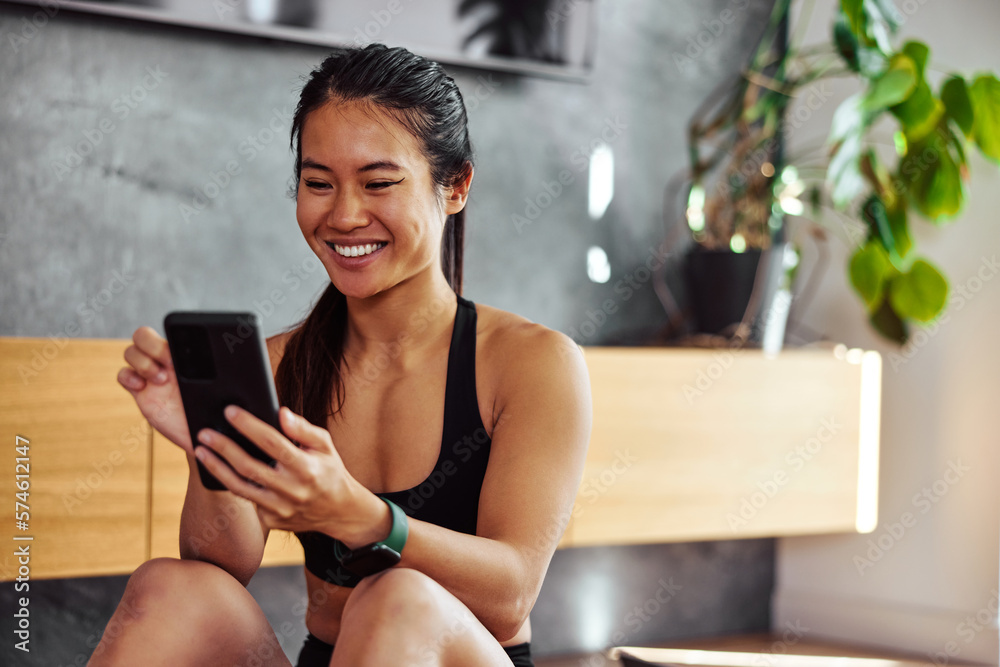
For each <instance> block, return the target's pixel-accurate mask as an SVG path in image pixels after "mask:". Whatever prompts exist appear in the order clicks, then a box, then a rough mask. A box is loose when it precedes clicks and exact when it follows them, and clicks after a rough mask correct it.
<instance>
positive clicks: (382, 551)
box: [333, 496, 410, 577]
mask: <svg viewBox="0 0 1000 667" xmlns="http://www.w3.org/2000/svg"><path fill="white" fill-rule="evenodd" d="M379 497H380V498H381V496H379ZM381 500H383V501H384V502H385V504H386V505H388V506H389V511H390V512H392V528H391V529H390V530H389V536H388V537H387V538H385V539H384V540H382V541H380V542H372V543H371V544H366V545H365V546H363V547H358V548H357V549H354V550H353V551H352V550H350V549H348V548H347V547H345V546H344V544H343V543H342V542H341V541H340V540H336V541H335V542H334V544H333V555H334V556H335V557H336V558H337V560H338V561H340V565H341V566H342V567H343V568H344V569H346V570H348V571H349V572H351V573H353V574H355V575H357V576H359V577H367V576H369V575H372V574H375V573H376V572H381V571H382V570H387V569H389V568H390V567H392V566H393V565H395V564H396V563H398V562H399V561H400V560H401V559H402V555H401V554H402V552H403V546H404V545H405V544H406V537H407V535H409V532H410V526H409V522H408V519H407V517H406V513H405V512H404V511H403V510H401V509H400V508H399V506H398V505H396V504H395V503H394V502H392V501H390V500H386V499H385V498H381Z"/></svg>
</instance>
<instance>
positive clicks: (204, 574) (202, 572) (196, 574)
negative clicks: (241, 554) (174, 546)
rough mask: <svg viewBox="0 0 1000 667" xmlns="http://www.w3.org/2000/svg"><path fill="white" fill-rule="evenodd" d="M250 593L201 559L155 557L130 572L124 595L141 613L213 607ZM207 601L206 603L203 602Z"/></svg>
mask: <svg viewBox="0 0 1000 667" xmlns="http://www.w3.org/2000/svg"><path fill="white" fill-rule="evenodd" d="M234 594H236V597H237V598H240V597H243V596H249V593H247V591H246V589H245V588H243V585H242V584H240V582H239V581H237V580H236V579H235V578H234V577H233V576H232V575H230V574H229V573H228V572H226V571H225V570H223V569H222V568H220V567H218V566H216V565H212V564H211V563H205V562H202V561H193V560H180V559H177V558H154V559H152V560H148V561H146V562H145V563H143V564H142V565H140V566H139V567H138V568H136V570H135V571H134V572H133V573H132V576H131V577H130V578H129V581H128V584H127V586H126V588H125V596H124V597H125V598H127V599H129V601H130V602H131V604H132V605H134V606H135V607H137V609H138V610H139V611H140V612H141V611H142V610H144V609H145V608H147V607H152V608H154V609H155V608H161V609H162V608H164V607H166V608H171V607H174V608H175V607H176V606H184V607H192V608H204V607H206V606H213V607H216V608H217V606H218V604H220V603H222V604H225V602H226V601H229V600H232V599H233V595H234ZM206 602H208V603H210V604H209V605H206V604H204V603H206Z"/></svg>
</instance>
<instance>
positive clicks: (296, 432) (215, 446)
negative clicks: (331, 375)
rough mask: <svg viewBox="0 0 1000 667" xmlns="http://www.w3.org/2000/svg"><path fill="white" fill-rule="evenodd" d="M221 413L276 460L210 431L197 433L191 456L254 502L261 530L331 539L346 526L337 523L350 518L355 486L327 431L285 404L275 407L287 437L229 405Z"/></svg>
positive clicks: (227, 484) (354, 497)
mask: <svg viewBox="0 0 1000 667" xmlns="http://www.w3.org/2000/svg"><path fill="white" fill-rule="evenodd" d="M225 415H226V419H227V420H228V421H229V423H230V424H232V425H233V427H234V428H236V430H237V431H239V432H240V433H242V434H243V435H245V436H246V437H247V438H248V439H249V440H250V441H251V442H253V443H254V444H256V445H257V446H258V447H260V448H261V449H262V450H263V451H264V452H265V453H267V454H268V455H270V456H271V458H273V459H274V460H275V461H276V462H277V463H276V464H275V466H274V467H271V466H269V465H267V464H266V463H264V462H262V461H259V460H257V459H255V458H253V457H252V456H250V455H249V454H247V453H246V452H245V451H244V450H243V448H242V447H240V446H239V445H238V444H236V443H235V442H234V441H233V440H232V439H230V438H228V437H226V436H225V435H223V434H221V433H219V432H218V431H215V430H213V429H202V430H201V431H200V432H199V434H198V444H196V446H195V456H197V457H198V460H199V461H201V462H202V464H204V466H205V467H206V468H207V469H208V470H209V472H211V473H212V474H213V475H215V477H216V478H217V479H218V480H219V481H220V482H222V483H223V484H224V485H225V486H226V488H228V489H229V490H230V491H232V492H233V493H235V494H236V495H238V496H242V497H243V498H246V499H247V500H250V501H252V502H253V503H255V504H256V505H257V514H258V515H259V516H260V519H261V523H262V524H263V525H264V526H265V527H266V528H269V529H270V528H275V529H280V530H288V531H293V532H295V531H300V532H301V531H313V530H315V531H320V532H325V533H328V534H330V535H333V536H335V537H336V536H337V534H338V533H340V532H343V530H344V529H345V528H347V527H346V526H344V525H343V524H344V523H345V522H347V523H349V522H350V521H351V518H352V512H351V506H352V502H353V501H354V500H355V499H357V497H358V494H357V491H358V490H359V488H358V487H360V486H361V485H360V484H359V483H358V482H357V481H356V480H355V479H354V478H353V477H352V476H351V475H350V473H348V472H347V469H346V468H345V467H344V462H343V460H342V459H341V458H340V455H339V454H338V453H337V450H336V448H335V447H334V446H333V440H332V439H331V438H330V432H329V431H327V430H326V429H323V428H319V427H318V426H316V425H314V424H311V423H309V421H308V420H306V419H305V418H304V417H301V416H299V415H297V414H295V413H294V412H292V411H291V410H289V409H288V408H287V407H282V408H280V410H279V411H278V419H279V421H280V423H281V428H282V430H283V431H284V433H286V434H288V435H287V437H286V436H285V434H283V433H281V432H280V431H278V430H277V429H275V428H273V427H272V426H271V425H269V424H267V423H266V422H264V421H262V420H260V419H258V418H257V417H255V416H254V415H252V414H251V413H249V412H247V411H246V410H243V409H242V408H239V407H237V406H235V405H230V406H228V407H227V408H226V411H225ZM292 440H294V441H295V442H297V443H298V446H296V444H295V442H292ZM198 445H204V446H198ZM226 463H228V464H229V465H226ZM230 466H232V467H231V468H230ZM348 532H349V528H348Z"/></svg>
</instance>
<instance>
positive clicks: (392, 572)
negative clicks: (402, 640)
mask: <svg viewBox="0 0 1000 667" xmlns="http://www.w3.org/2000/svg"><path fill="white" fill-rule="evenodd" d="M359 617H362V620H369V621H372V622H374V623H375V624H376V627H382V626H385V625H386V624H385V621H389V620H391V619H395V620H398V621H404V622H405V625H406V627H410V628H413V629H414V630H415V631H421V630H426V629H427V628H428V627H431V626H432V627H434V628H437V629H438V630H439V631H440V630H446V631H447V630H448V629H449V628H450V629H451V630H450V631H451V632H454V633H461V632H462V631H463V629H464V628H468V627H469V626H470V625H471V624H473V623H475V622H476V619H475V616H473V614H472V612H471V611H469V609H468V607H466V606H465V605H464V604H461V603H460V602H459V601H458V600H457V599H456V598H455V597H454V596H453V595H452V594H451V593H449V592H448V591H447V589H445V588H444V587H443V586H441V585H440V584H439V583H437V582H436V581H434V580H433V579H431V578H430V577H428V576H427V575H426V574H424V573H422V572H419V571H417V570H413V569H410V568H392V569H389V570H385V571H384V572H380V573H379V574H377V575H374V576H371V577H367V578H365V579H364V580H363V581H362V582H361V583H359V584H358V586H357V587H356V588H355V589H354V592H353V593H351V596H350V597H349V598H348V600H347V604H346V605H345V607H344V619H345V622H350V621H351V620H352V619H353V620H358V619H359ZM393 625H395V624H389V627H391V626H393ZM396 627H398V626H396Z"/></svg>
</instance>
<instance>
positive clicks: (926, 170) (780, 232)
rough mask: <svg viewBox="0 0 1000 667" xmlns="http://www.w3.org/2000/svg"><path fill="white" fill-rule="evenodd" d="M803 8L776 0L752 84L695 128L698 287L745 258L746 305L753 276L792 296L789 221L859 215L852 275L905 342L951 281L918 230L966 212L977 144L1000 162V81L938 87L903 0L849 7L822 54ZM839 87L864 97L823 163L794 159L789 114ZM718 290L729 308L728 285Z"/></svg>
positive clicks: (692, 197)
mask: <svg viewBox="0 0 1000 667" xmlns="http://www.w3.org/2000/svg"><path fill="white" fill-rule="evenodd" d="M791 8H792V0H776V2H775V5H774V9H773V12H772V15H771V18H770V21H769V24H768V26H767V28H766V30H765V34H764V36H763V38H762V40H761V42H760V45H759V47H758V48H757V50H756V51H755V53H754V54H753V56H752V58H751V60H750V63H749V64H748V66H747V68H746V69H745V70H744V72H743V73H742V74H741V76H740V78H739V81H738V82H735V83H733V82H726V84H725V85H724V86H723V87H722V88H721V89H720V90H719V91H717V92H716V93H715V94H714V95H712V96H710V98H709V99H708V100H706V102H705V104H704V105H703V107H702V109H700V110H699V112H698V113H697V114H696V116H695V117H696V119H697V120H696V121H695V122H694V123H693V124H692V125H691V127H690V131H689V148H690V151H689V153H690V172H689V182H690V187H689V189H688V191H687V206H686V211H685V219H686V222H687V225H688V228H689V229H690V231H691V235H692V239H693V241H694V246H693V250H692V251H691V252H689V253H688V265H687V266H688V270H687V276H688V278H689V282H694V280H695V279H696V278H697V269H698V268H699V267H702V265H704V264H706V263H709V262H716V263H719V264H721V263H722V262H724V261H727V260H726V259H725V258H726V257H727V256H728V261H730V262H732V263H733V264H739V263H740V262H741V260H740V259H738V258H735V257H734V256H737V255H744V256H745V257H748V258H749V259H744V260H742V263H743V264H744V265H746V266H745V267H744V277H743V278H742V279H740V280H742V283H739V284H737V285H736V289H737V291H740V290H741V291H742V293H741V295H740V299H741V301H740V303H742V304H743V305H742V307H744V308H746V307H747V300H748V298H749V297H748V296H747V295H748V294H750V292H751V290H750V289H749V288H748V287H747V281H748V280H750V281H751V283H753V282H759V279H760V277H761V276H763V275H764V274H765V273H770V276H771V279H772V281H777V283H778V284H777V286H775V285H772V286H771V287H769V288H761V287H760V285H757V286H756V287H757V289H758V291H763V292H767V291H768V289H770V290H771V291H772V292H773V291H774V290H775V289H777V290H778V291H780V290H781V287H782V285H781V283H782V281H783V282H784V287H785V288H787V286H788V281H789V274H790V272H792V271H794V268H795V266H796V261H795V254H794V253H790V252H789V251H788V250H787V248H784V247H783V246H781V244H782V243H783V242H784V233H785V224H784V223H785V220H784V216H785V215H786V214H793V215H802V214H803V213H804V212H805V210H806V208H807V205H808V207H809V208H810V210H811V213H812V217H813V219H814V220H815V221H816V222H818V223H820V224H821V225H822V224H829V216H830V215H831V214H834V215H836V214H841V215H843V214H847V215H849V216H852V217H854V218H855V219H856V220H857V221H858V223H859V224H858V225H857V229H858V230H859V233H857V234H853V235H851V236H852V237H851V238H850V239H849V240H850V241H851V242H853V243H854V244H855V246H856V247H855V248H854V249H853V254H852V256H851V259H850V262H849V265H848V267H847V272H848V277H849V280H850V283H851V285H852V286H853V288H854V290H855V291H856V292H857V294H858V296H859V297H860V299H861V300H862V301H863V303H864V306H865V309H866V312H867V314H868V318H869V320H870V322H871V324H872V326H873V327H874V328H875V329H876V330H877V331H878V332H879V333H880V334H881V335H883V336H885V337H886V338H888V339H890V340H893V341H896V342H898V343H900V344H902V343H905V342H906V340H907V338H908V336H909V329H910V327H911V326H912V324H913V323H926V322H930V321H931V320H933V319H934V318H935V317H937V316H938V315H939V314H940V313H941V312H942V311H943V309H944V307H945V304H946V303H947V296H948V282H947V279H946V278H945V277H944V275H942V273H941V272H940V271H939V270H938V269H937V268H936V267H935V266H934V265H933V264H932V263H931V262H930V261H929V260H928V259H926V258H924V257H921V256H920V255H919V254H918V253H917V251H916V248H915V244H914V241H913V238H912V236H911V235H910V225H911V222H912V221H913V220H914V218H915V217H916V216H918V215H919V216H920V217H923V218H925V219H926V220H928V221H930V222H932V223H934V224H941V223H944V222H946V221H948V220H950V219H952V218H954V217H955V216H956V215H958V213H959V212H960V211H961V210H962V207H963V204H964V201H965V181H966V180H967V178H968V162H967V159H966V158H967V154H968V151H969V150H970V149H971V147H972V146H975V147H976V149H978V150H980V151H981V152H982V153H983V155H985V156H986V157H987V158H989V159H991V160H993V161H997V162H1000V80H998V79H997V77H996V75H995V74H993V73H991V72H986V73H979V74H977V75H975V76H974V77H971V78H965V77H964V76H962V75H961V74H958V73H952V74H949V75H947V76H946V77H945V79H944V81H943V82H942V83H941V85H940V86H939V87H938V89H937V90H936V91H935V90H933V89H932V88H931V85H930V84H929V83H928V81H927V78H926V73H927V66H928V62H929V58H930V49H929V47H928V46H927V45H926V44H924V43H923V42H920V41H907V42H905V43H904V44H902V45H900V46H895V45H894V44H893V40H892V38H893V35H894V34H895V32H896V30H897V28H898V27H899V25H900V24H901V22H902V17H901V15H900V14H899V12H898V11H897V9H896V7H895V6H894V4H893V2H892V0H841V2H840V6H839V8H838V13H837V18H836V21H835V23H834V26H833V30H832V34H831V39H830V42H829V43H825V44H817V45H809V46H800V45H798V44H795V43H794V39H792V40H790V41H789V43H786V36H787V35H788V34H790V31H789V30H788V22H789V17H790V12H791ZM830 77H851V78H853V79H855V80H857V82H858V83H859V84H860V88H861V90H860V91H859V92H858V93H856V94H854V95H852V96H851V97H849V98H848V99H846V100H845V101H844V102H843V103H841V105H840V106H839V107H838V109H837V111H836V113H835V114H834V117H833V122H832V126H831V128H830V134H829V141H828V142H827V146H828V150H827V152H826V154H825V155H824V156H822V159H821V164H820V165H819V166H817V165H816V161H815V160H814V159H813V160H809V159H806V160H803V162H802V163H799V164H797V163H796V160H795V159H786V158H785V156H783V155H782V148H783V146H782V141H781V137H782V132H783V131H784V129H785V126H786V124H787V121H786V114H785V111H786V109H787V108H788V106H789V105H790V104H791V102H792V101H793V100H795V99H796V97H797V96H799V95H801V94H803V92H804V91H806V90H808V89H809V88H810V87H811V86H814V84H815V83H816V82H817V81H820V80H822V79H826V78H830ZM885 117H888V118H890V119H891V120H892V123H893V124H894V126H895V132H894V135H893V136H894V144H895V151H894V154H893V152H892V151H888V153H889V154H887V151H885V150H884V149H883V148H882V147H880V146H879V145H878V144H877V143H876V142H875V141H874V140H873V139H872V137H871V130H872V127H873V125H874V124H875V123H876V122H877V121H880V120H881V119H883V118H885ZM776 247H778V248H780V249H781V250H780V252H779V253H777V254H776V253H774V251H773V249H774V248H776ZM769 249H771V253H770V254H772V255H775V256H774V257H772V260H774V261H771V262H770V264H771V270H770V271H762V270H761V267H760V265H759V264H758V263H757V261H756V257H757V256H761V257H766V256H767V254H768V252H769ZM716 256H717V257H716ZM720 257H721V258H722V259H719V258H720ZM692 267H694V268H692ZM746 267H751V268H746ZM713 270H714V271H716V272H718V271H719V269H717V268H716V269H713ZM747 274H756V275H757V277H758V280H757V281H753V279H752V275H751V278H747ZM712 294H713V295H714V296H710V297H709V298H710V299H711V298H716V299H717V298H718V290H717V289H714V290H713V292H712ZM766 301H767V299H758V302H759V303H758V304H757V308H758V313H757V315H758V320H761V319H766V317H764V318H761V317H760V315H761V313H762V312H763V313H766V312H767V310H768V306H767V305H766V303H765V302H766ZM761 303H765V306H764V307H761V305H760V304H761ZM773 303H775V302H773V300H772V305H771V306H770V307H771V308H773V307H775V306H774V305H773ZM750 305H751V306H753V303H752V300H751V304H750ZM779 305H780V304H779ZM786 305H787V304H786ZM748 314H749V313H748ZM743 324H744V325H746V324H747V318H746V317H744V319H743ZM742 335H743V336H744V337H745V336H746V335H747V331H746V327H744V331H743V333H742Z"/></svg>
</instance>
